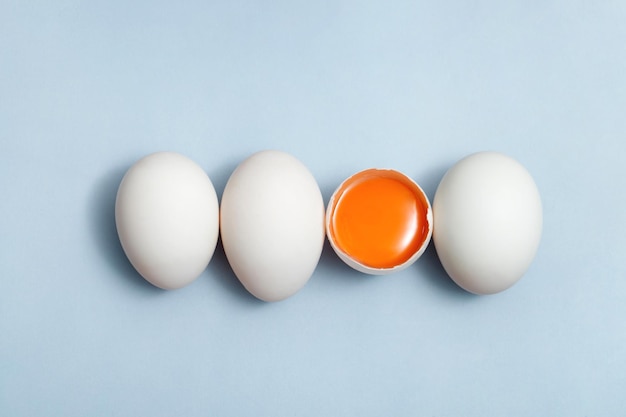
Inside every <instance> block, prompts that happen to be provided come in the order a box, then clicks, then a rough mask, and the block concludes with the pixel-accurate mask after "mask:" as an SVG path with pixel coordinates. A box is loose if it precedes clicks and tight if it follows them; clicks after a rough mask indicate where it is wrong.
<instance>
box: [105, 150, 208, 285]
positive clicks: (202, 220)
mask: <svg viewBox="0 0 626 417" xmlns="http://www.w3.org/2000/svg"><path fill="white" fill-rule="evenodd" d="M115 222H116V225H117V232H118V235H119V238H120V242H121V243H122V247H123V248H124V252H125V253H126V256H128V259H129V260H130V262H131V263H132V264H133V266H134V267H135V269H136V270H137V272H139V273H140V274H141V275H142V276H143V277H144V278H145V279H146V280H147V281H149V282H150V283H152V284H153V285H156V286H157V287H160V288H163V289H175V288H180V287H183V286H185V285H187V284H189V283H191V282H192V281H193V280H195V279H196V278H197V277H198V276H199V275H200V274H201V273H202V271H204V269H205V268H206V266H207V264H208V263H209V261H210V260H211V257H212V256H213V252H214V251H215V246H216V244H217V237H218V231H219V205H218V201H217V195H216V193H215V188H213V184H212V183H211V180H210V179H209V177H208V176H207V175H206V173H205V172H204V171H203V170H202V168H200V167H199V166H198V165H197V164H196V163H195V162H193V161H192V160H191V159H189V158H187V157H185V156H183V155H180V154H177V153H174V152H158V153H154V154H152V155H148V156H146V157H145V158H143V159H141V160H139V161H137V162H136V163H135V164H134V165H133V166H132V167H130V169H129V170H128V172H127V173H126V175H125V176H124V178H123V179H122V182H121V184H120V187H119V189H118V192H117V199H116V202H115Z"/></svg>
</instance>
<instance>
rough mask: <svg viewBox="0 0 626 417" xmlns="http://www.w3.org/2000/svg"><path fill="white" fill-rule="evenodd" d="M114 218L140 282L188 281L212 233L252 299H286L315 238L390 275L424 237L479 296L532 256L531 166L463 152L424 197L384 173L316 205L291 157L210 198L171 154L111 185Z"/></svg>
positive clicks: (350, 260)
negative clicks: (431, 193)
mask: <svg viewBox="0 0 626 417" xmlns="http://www.w3.org/2000/svg"><path fill="white" fill-rule="evenodd" d="M115 220H116V226H117V231H118V235H119V238H120V242H121V244H122V247H123V249H124V252H125V253H126V255H127V257H128V259H129V260H130V262H131V263H132V265H133V266H134V267H135V269H136V270H137V271H138V272H139V274H141V276H143V277H144V278H145V279H146V280H147V281H149V282H150V283H152V284H153V285H155V286H157V287H160V288H163V289H176V288H180V287H183V286H185V285H187V284H189V283H191V282H192V281H194V280H195V279H196V278H197V277H198V276H199V275H200V274H201V273H202V271H204V269H205V268H206V266H207V265H208V263H209V261H210V260H211V258H212V256H213V253H214V251H215V247H216V244H217V239H218V234H221V238H222V243H223V246H224V251H225V253H226V257H227V259H228V262H229V264H230V265H231V267H232V269H233V271H234V273H235V275H236V276H237V277H238V279H239V280H240V281H241V283H242V284H243V285H244V287H245V288H246V289H247V290H248V291H249V292H250V293H252V294H253V295H254V296H255V297H257V298H259V299H261V300H265V301H278V300H282V299H285V298H287V297H289V296H291V295H293V294H295V293H296V292H297V291H298V290H300V289H301V288H302V287H303V286H304V285H305V284H306V282H307V281H308V280H309V278H310V277H311V276H312V274H313V272H314V270H315V268H316V266H317V264H318V262H319V259H320V255H321V252H322V247H323V244H324V239H325V237H326V236H327V237H328V240H329V242H330V244H331V246H332V248H333V249H334V251H335V252H336V253H337V255H338V256H339V257H340V258H341V259H342V260H343V261H344V262H346V263H347V264H348V265H350V266H351V267H352V268H354V269H356V270H358V271H361V272H364V273H368V274H387V273H390V272H394V271H398V270H401V269H404V268H406V267H408V266H409V265H411V264H412V263H413V262H415V261H416V260H417V259H418V258H419V257H420V256H421V254H422V253H423V252H424V251H425V249H426V248H427V246H428V244H429V242H430V240H431V236H432V237H433V240H434V243H435V248H436V250H437V254H438V255H439V258H440V260H441V262H442V265H443V267H444V268H445V270H446V271H447V273H448V274H449V275H450V277H451V278H452V279H453V280H454V281H455V282H456V283H457V284H458V285H460V286H461V287H462V288H464V289H465V290H467V291H470V292H473V293H476V294H491V293H496V292H499V291H502V290H504V289H506V288H509V287H510V286H511V285H513V284H514V283H515V282H516V281H517V280H519V278H520V277H521V276H522V275H523V274H524V273H525V272H526V270H527V269H528V267H529V266H530V264H531V262H532V260H533V258H534V256H535V253H536V251H537V248H538V245H539V240H540V237H541V229H542V208H541V199H540V196H539V192H538V190H537V187H536V185H535V182H534V180H533V179H532V177H531V176H530V174H529V173H528V171H527V170H526V169H525V168H524V167H523V166H522V165H520V164H519V163H518V162H516V161H515V160H513V159H512V158H510V157H508V156H505V155H503V154H500V153H495V152H480V153H477V154H473V155H470V156H468V157H466V158H464V159H462V160H461V161H459V162H458V163H457V164H455V165H454V166H453V167H452V168H450V170H449V171H448V172H447V173H446V174H445V175H444V177H443V179H442V181H441V183H440V184H439V187H438V188H437V192H436V194H435V198H434V200H433V205H432V207H431V204H430V202H429V200H428V198H427V196H426V194H425V193H424V192H423V190H422V189H421V188H420V187H419V185H418V184H417V183H415V182H414V181H413V180H412V179H410V178H409V177H408V176H406V175H404V174H402V173H400V172H398V171H395V170H389V169H368V170H365V171H361V172H359V173H357V174H355V175H353V176H351V177H350V178H348V179H347V180H345V181H344V182H343V183H342V184H341V185H340V186H339V187H338V188H337V190H336V191H335V193H334V194H333V196H332V197H331V199H330V201H329V204H328V207H327V209H326V210H325V206H324V201H323V198H322V194H321V192H320V189H319V186H318V184H317V182H316V180H315V178H314V177H313V175H312V174H311V173H310V171H309V170H308V169H307V168H306V167H305V166H304V165H303V164H302V163H301V162H300V161H299V160H297V159H296V158H295V157H293V156H291V155H289V154H287V153H285V152H280V151H263V152H258V153H256V154H254V155H252V156H251V157H249V158H248V159H246V160H245V161H243V162H242V163H241V164H240V165H239V166H238V167H237V168H236V169H235V171H234V172H233V173H232V175H231V176H230V178H229V180H228V182H227V184H226V187H225V189H224V193H223V196H222V201H221V206H220V205H219V203H218V198H217V194H216V192H215V188H214V187H213V184H212V183H211V180H210V179H209V177H208V176H207V175H206V173H205V172H204V170H203V169H202V168H201V167H200V166H198V165H197V164H196V163H195V162H193V161H192V160H191V159H189V158H187V157H185V156H183V155H180V154H178V153H174V152H158V153H154V154H151V155H148V156H146V157H144V158H142V159H141V160H139V161H137V162H136V163H135V164H134V165H133V166H132V167H131V168H130V169H129V170H128V172H127V173H126V175H125V176H124V178H123V179H122V182H121V183H120V186H119V189H118V193H117V198H116V203H115Z"/></svg>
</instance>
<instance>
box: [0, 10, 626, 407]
mask: <svg viewBox="0 0 626 417" xmlns="http://www.w3.org/2000/svg"><path fill="white" fill-rule="evenodd" d="M625 22H626V2H622V1H619V0H616V1H613V2H605V1H599V2H580V1H569V0H567V1H566V0H563V1H530V2H529V1H515V2H498V1H474V2H465V1H431V2H413V1H377V2H374V1H352V2H350V1H283V2H279V1H267V2H266V1H252V0H250V1H223V2H200V1H198V2H175V1H156V2H147V1H145V2H128V1H121V0H118V1H77V0H76V1H74V0H67V1H22V2H20V1H11V0H2V1H1V2H0V163H1V165H0V191H1V198H0V236H1V237H0V239H1V240H0V284H1V287H0V415H2V416H3V417H10V416H34V415H42V416H44V415H45V416H64V417H68V416H112V415H115V416H148V415H149V416H207V415H214V416H244V415H255V416H287V415H290V416H351V415H352V416H408V415H423V416H426V415H428V416H431V415H432V416H487V415H507V416H529V415H550V416H555V415H563V416H592V415H593V416H623V415H624V413H626V396H625V393H626V280H625V278H626V267H625V262H624V257H625V255H624V249H625V248H626V210H625V209H624V206H625V204H626V198H625V197H624V192H625V191H626V162H625V161H624V159H625V156H626V146H625V143H626V142H625V139H626V116H625V110H626V24H625ZM268 148H275V149H281V150H284V151H288V152H290V153H292V154H294V155H295V156H296V157H298V158H299V159H300V160H302V161H303V162H304V163H305V164H306V165H307V166H308V167H309V168H310V169H311V171H312V172H313V174H314V175H315V177H316V178H317V179H318V181H319V184H320V187H321V189H322V192H323V194H324V198H325V200H326V201H328V198H329V196H330V194H331V193H332V191H333V190H334V188H335V187H336V186H337V185H338V184H339V183H340V182H341V181H342V180H343V179H345V178H346V177H347V176H349V175H350V174H352V173H354V172H356V171H358V170H361V169H364V168H369V167H391V168H395V169H398V170H401V171H403V172H405V173H407V174H408V175H410V176H412V177H413V178H414V179H415V180H416V181H418V182H419V183H420V184H421V185H422V186H423V187H424V188H425V190H426V192H427V193H428V195H429V196H430V197H431V198H432V196H433V194H434V191H435V189H436V186H437V183H438V181H439V180H440V179H441V177H442V175H443V173H444V172H445V170H446V169H447V168H449V167H450V166H451V165H452V164H453V163H454V162H455V161H456V160H458V159H460V158H461V157H463V156H465V155H467V154H469V153H472V152H475V151H480V150H497V151H501V152H504V153H507V154H509V155H511V156H513V157H515V158H516V159H518V160H519V161H521V162H522V163H523V164H524V165H525V166H526V167H527V168H528V169H529V171H530V172H531V173H532V174H533V176H534V177H535V179H536V182H537V184H538V186H539V188H540V191H541V193H542V196H543V202H544V221H545V226H544V234H543V240H542V243H541V246H540V249H539V252H538V254H537V257H536V259H535V262H534V263H533V264H532V266H531V268H530V270H529V271H528V273H527V275H526V276H525V277H524V278H523V279H522V280H521V281H520V282H519V283H518V284H517V285H516V286H514V287H513V288H511V289H510V290H508V291H506V292H504V293H501V294H498V295H494V296H485V297H478V296H472V295H469V294H467V293H465V292H463V291H462V290H460V289H459V288H458V287H456V286H455V285H454V284H453V283H452V282H451V281H450V280H449V279H448V278H447V276H446V275H445V273H444V272H443V270H442V268H441V265H440V264H439V263H438V261H437V258H436V255H435V253H434V250H433V249H432V247H431V249H429V251H428V252H427V253H426V255H425V256H424V257H423V258H422V259H420V260H419V261H418V262H417V263H416V264H414V265H413V266H412V267H411V268H409V269H408V270H406V271H403V272H402V273H398V274H395V275H392V276H387V277H370V276H365V275H361V274H359V273H357V272H354V271H352V270H351V269H349V268H348V267H347V266H345V265H344V264H343V263H341V262H340V261H339V260H338V259H337V258H336V256H335V255H334V253H332V251H331V250H329V248H328V246H326V247H325V248H324V253H323V255H322V259H321V262H320V264H319V267H318V269H317V270H316V272H315V274H314V276H313V277H312V279H311V281H310V282H309V284H308V285H307V286H306V287H305V288H304V289H303V290H302V291H301V292H299V293H298V294H297V295H296V296H294V297H292V298H290V299H288V300H286V301H284V302H280V303H275V304H266V303H262V302H259V301H257V300H256V299H254V298H253V297H252V296H250V295H249V294H248V293H247V292H245V290H244V289H243V287H242V286H241V285H240V284H239V283H238V281H237V280H236V278H235V276H234V275H233V273H232V272H231V270H230V268H229V266H228V264H227V262H226V260H225V257H224V254H223V250H222V248H221V246H220V247H218V249H217V252H216V255H215V257H214V259H213V261H212V262H211V264H210V265H209V267H208V269H207V271H206V272H205V273H203V274H202V276H201V277H200V278H199V279H198V280H197V281H196V282H195V283H193V284H192V285H190V286H188V287H186V288H184V289H181V290H178V291H174V292H164V291H161V290H157V289H155V288H153V287H151V286H150V285H149V284H147V283H145V282H144V281H143V280H142V279H141V278H140V277H139V276H138V275H137V273H135V272H134V270H133V269H132V267H131V266H130V264H129V263H128V261H127V260H126V258H125V256H124V254H123V252H122V251H121V248H120V246H119V242H118V240H117V235H116V232H115V226H114V217H113V205H114V198H115V192H116V189H117V186H118V184H119V181H120V180H121V178H122V175H123V173H124V172H125V170H126V169H128V167H129V166H130V165H131V164H132V163H133V162H134V161H135V160H137V159H139V158H140V157H142V156H144V155H146V154H148V153H151V152H154V151H159V150H173V151H178V152H181V153H183V154H185V155H187V156H189V157H191V158H193V159H194V160H195V161H197V162H198V163H199V164H200V165H201V166H202V167H204V168H205V169H206V170H207V172H208V173H209V175H210V177H211V178H212V179H213V181H214V183H215V186H216V188H217V191H218V195H221V193H222V191H223V188H224V185H225V183H226V180H227V178H228V176H229V175H230V173H231V172H232V170H233V169H234V167H235V166H236V165H237V164H238V163H239V162H240V161H242V160H243V159H244V158H246V157H247V156H249V155H250V154H251V153H253V152H255V151H258V150H262V149H268Z"/></svg>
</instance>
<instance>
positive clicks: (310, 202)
mask: <svg viewBox="0 0 626 417" xmlns="http://www.w3.org/2000/svg"><path fill="white" fill-rule="evenodd" d="M220 228H221V236H222V243H223V245H224V251H225V252H226V256H227V258H228V262H229V263H230V265H231V267H232V269H233V271H234V272H235V275H237V277H238V278H239V280H240V281H241V283H242V284H243V285H244V287H245V288H246V289H247V290H248V291H249V292H250V293H252V294H253V295H254V296H255V297H257V298H259V299H261V300H264V301H278V300H282V299H284V298H287V297H289V296H291V295H293V294H294V293H296V292H297V291H298V290H300V289H301V288H302V287H303V286H304V285H305V284H306V283H307V281H308V280H309V278H310V277H311V275H312V274H313V271H314V270H315V267H316V266H317V263H318V261H319V258H320V255H321V252H322V247H323V244H324V236H325V229H324V201H323V199H322V194H321V192H320V189H319V186H318V185H317V182H316V181H315V178H313V175H312V174H311V173H310V172H309V170H308V169H307V168H306V167H305V166H304V165H303V164H302V163H301V162H300V161H298V160H297V159H296V158H294V157H293V156H291V155H289V154H287V153H284V152H279V151H263V152H259V153H256V154H254V155H252V156H251V157H249V158H248V159H246V160H245V161H243V162H242V163H241V164H240V165H239V166H238V167H237V169H235V171H234V172H233V174H232V175H231V177H230V178H229V180H228V183H227V184H226V188H225V189H224V195H223V196H222V203H221V213H220Z"/></svg>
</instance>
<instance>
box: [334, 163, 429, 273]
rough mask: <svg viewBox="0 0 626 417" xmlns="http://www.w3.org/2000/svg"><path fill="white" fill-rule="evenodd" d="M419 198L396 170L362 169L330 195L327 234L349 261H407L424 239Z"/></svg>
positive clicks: (423, 206) (385, 264) (380, 264)
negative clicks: (332, 201) (333, 196)
mask: <svg viewBox="0 0 626 417" xmlns="http://www.w3.org/2000/svg"><path fill="white" fill-rule="evenodd" d="M425 199H426V197H425V196H424V194H423V193H422V191H421V190H420V189H419V187H417V186H416V185H415V184H414V183H413V182H412V181H411V180H410V179H408V178H407V177H406V176H404V175H403V174H401V173H399V172H397V171H391V170H377V169H370V170H366V171H362V172H360V173H358V174H356V175H355V176H353V177H351V178H350V179H348V180H347V181H346V182H345V183H344V184H343V185H342V187H341V188H340V189H339V190H338V192H337V193H336V197H335V200H334V204H333V206H332V207H331V210H332V212H331V220H330V223H329V234H330V236H331V238H332V239H334V242H335V244H336V245H337V246H338V247H339V248H340V249H341V250H342V251H343V252H344V253H345V254H347V255H348V256H349V257H351V258H352V259H354V260H355V261H357V262H359V263H361V264H363V265H365V266H367V267H371V268H393V267H395V266H398V265H401V264H403V263H404V262H406V261H408V260H409V259H410V258H411V257H412V256H413V255H414V254H415V253H416V252H418V251H419V249H420V248H421V246H422V244H423V243H424V241H425V240H426V238H427V235H428V230H429V229H428V227H429V226H428V220H427V212H428V203H427V202H426V200H425Z"/></svg>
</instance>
